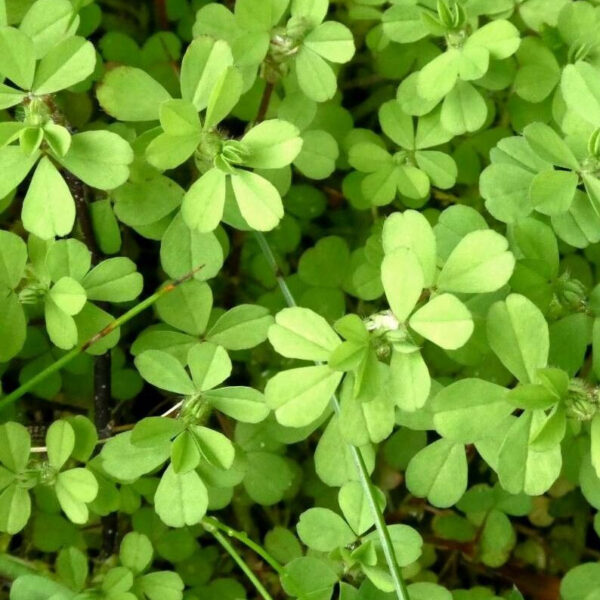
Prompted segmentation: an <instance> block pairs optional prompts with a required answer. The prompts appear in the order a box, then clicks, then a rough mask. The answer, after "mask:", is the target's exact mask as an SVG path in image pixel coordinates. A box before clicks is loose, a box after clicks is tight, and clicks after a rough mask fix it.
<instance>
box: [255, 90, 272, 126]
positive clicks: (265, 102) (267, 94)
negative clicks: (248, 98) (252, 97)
mask: <svg viewBox="0 0 600 600" xmlns="http://www.w3.org/2000/svg"><path fill="white" fill-rule="evenodd" d="M274 87H275V84H274V83H272V82H271V81H267V82H266V83H265V89H264V90H263V93H262V97H261V99H260V106H259V107H258V114H257V115H256V119H254V124H255V125H258V124H259V123H262V121H264V120H265V117H266V116H267V111H268V110H269V102H270V101H271V96H272V95H273V89H274Z"/></svg>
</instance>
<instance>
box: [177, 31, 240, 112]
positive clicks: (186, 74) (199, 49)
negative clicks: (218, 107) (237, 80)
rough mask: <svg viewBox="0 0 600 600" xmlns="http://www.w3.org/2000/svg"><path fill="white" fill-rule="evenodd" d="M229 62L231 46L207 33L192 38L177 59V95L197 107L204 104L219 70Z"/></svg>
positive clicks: (223, 69)
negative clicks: (178, 83)
mask: <svg viewBox="0 0 600 600" xmlns="http://www.w3.org/2000/svg"><path fill="white" fill-rule="evenodd" d="M231 65H233V56H232V54H231V49H230V47H229V45H228V44H227V42H225V41H224V40H214V39H212V38H210V37H208V36H201V37H198V38H196V39H195V40H194V41H193V42H192V43H191V44H190V45H189V46H188V49H187V50H186V53H185V55H184V57H183V61H182V63H181V95H182V97H183V98H184V100H189V101H190V102H192V103H193V104H194V106H195V107H196V108H197V109H198V110H203V109H204V108H206V106H207V105H208V101H209V98H210V95H211V93H212V91H213V88H214V87H215V85H216V84H217V82H219V79H220V78H221V76H222V74H223V71H225V69H227V68H228V67H230V66H231Z"/></svg>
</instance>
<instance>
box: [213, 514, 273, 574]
mask: <svg viewBox="0 0 600 600" xmlns="http://www.w3.org/2000/svg"><path fill="white" fill-rule="evenodd" d="M202 525H204V528H205V529H207V530H209V531H211V532H212V531H213V530H214V529H218V530H220V531H222V532H223V533H224V534H225V535H228V536H229V537H231V538H234V539H236V540H238V541H239V542H241V543H242V544H244V545H245V546H247V547H248V548H250V549H251V550H253V551H254V552H256V554H258V555H259V556H260V557H261V558H262V559H263V560H264V561H265V562H266V563H267V564H268V565H270V566H271V567H272V568H273V570H274V571H276V572H277V573H279V574H280V575H281V574H282V573H283V566H282V565H281V564H279V562H277V561H276V560H275V559H274V558H273V557H272V556H271V555H270V554H269V553H268V552H267V551H266V550H265V549H264V548H263V547H262V546H261V545H259V544H257V543H256V542H254V541H252V540H251V539H250V538H249V537H248V535H247V534H246V533H244V532H243V531H237V530H236V529H232V528H231V527H228V526H227V525H225V524H224V523H221V521H218V520H217V519H214V518H213V517H204V519H202Z"/></svg>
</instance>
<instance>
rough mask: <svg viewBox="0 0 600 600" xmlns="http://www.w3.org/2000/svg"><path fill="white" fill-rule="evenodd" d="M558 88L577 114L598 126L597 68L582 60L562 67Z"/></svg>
mask: <svg viewBox="0 0 600 600" xmlns="http://www.w3.org/2000/svg"><path fill="white" fill-rule="evenodd" d="M560 89H561V91H562V94H563V97H564V100H565V103H566V104H567V106H568V108H569V109H570V110H572V111H573V112H574V113H575V114H576V115H577V116H579V117H580V118H582V119H583V120H584V121H586V122H587V123H591V124H592V125H594V127H600V83H598V68H597V67H594V66H592V65H590V64H589V63H587V62H584V61H578V62H577V63H575V64H574V65H567V66H566V67H565V68H564V69H563V73H562V80H561V85H560Z"/></svg>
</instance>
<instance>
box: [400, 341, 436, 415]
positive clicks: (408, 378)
mask: <svg viewBox="0 0 600 600" xmlns="http://www.w3.org/2000/svg"><path fill="white" fill-rule="evenodd" d="M390 369H391V386H392V391H393V397H394V401H395V403H396V406H398V408H400V409H401V410H404V411H406V412H414V411H416V410H419V409H420V408H422V407H423V406H425V403H426V402H427V398H429V392H430V390H431V377H430V376H429V369H428V368H427V365H426V364H425V361H424V360H423V357H422V356H421V353H420V352H408V353H404V352H393V353H392V359H391V361H390Z"/></svg>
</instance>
